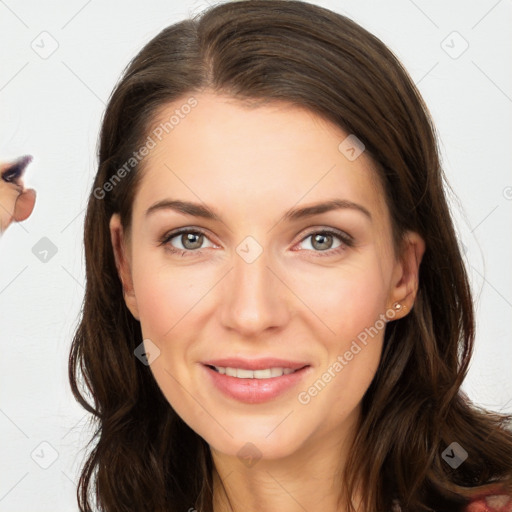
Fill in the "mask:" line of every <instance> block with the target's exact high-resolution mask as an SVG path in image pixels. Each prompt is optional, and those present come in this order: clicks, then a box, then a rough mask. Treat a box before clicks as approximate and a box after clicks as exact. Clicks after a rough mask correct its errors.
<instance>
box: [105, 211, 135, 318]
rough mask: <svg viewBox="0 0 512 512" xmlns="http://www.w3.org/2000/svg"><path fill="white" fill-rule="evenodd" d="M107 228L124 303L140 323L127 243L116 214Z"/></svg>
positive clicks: (119, 219)
mask: <svg viewBox="0 0 512 512" xmlns="http://www.w3.org/2000/svg"><path fill="white" fill-rule="evenodd" d="M109 228H110V240H111V242H112V248H113V250H114V259H115V262H116V268H117V273H118V275H119V279H120V280H121V284H122V286H123V297H124V301H125V303H126V307H127V308H128V309H129V310H130V312H131V314H132V315H133V316H134V318H135V319H136V320H139V321H140V319H139V310H138V307H137V299H136V297H135V291H134V288H133V281H132V272H131V261H130V254H129V248H128V247H127V245H128V241H127V239H126V237H125V233H124V231H123V226H122V224H121V218H120V216H119V214H118V213H114V214H113V215H112V217H111V218H110V223H109Z"/></svg>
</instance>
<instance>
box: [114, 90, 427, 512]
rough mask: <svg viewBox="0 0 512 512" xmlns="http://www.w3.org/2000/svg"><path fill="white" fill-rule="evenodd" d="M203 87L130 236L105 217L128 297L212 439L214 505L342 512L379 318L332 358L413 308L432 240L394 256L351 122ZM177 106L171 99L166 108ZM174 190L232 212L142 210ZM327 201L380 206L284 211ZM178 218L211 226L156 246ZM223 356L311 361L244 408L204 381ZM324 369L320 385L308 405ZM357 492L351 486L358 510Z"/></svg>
mask: <svg viewBox="0 0 512 512" xmlns="http://www.w3.org/2000/svg"><path fill="white" fill-rule="evenodd" d="M195 97H196V98H197V101H198V105H197V107H196V108H195V109H194V110H192V111H191V112H190V113H189V114H188V115H187V116H186V117H185V118H184V119H182V120H181V121H180V123H179V125H177V126H175V127H174V129H173V130H172V131H171V132H170V133H169V134H168V135H167V136H166V137H165V138H164V139H163V140H162V141H160V142H158V144H157V146H156V147H155V148H154V149H153V150H152V151H151V153H150V154H149V156H148V157H147V158H146V160H145V161H144V165H145V170H144V177H143V180H142V182H141V186H140V189H139V190H138V192H137V194H136V197H135V200H134V205H133V214H132V226H131V231H130V233H127V232H123V229H122V226H121V222H120V218H119V215H117V214H114V215H113V216H112V218H111V221H110V229H111V239H112V244H113V247H114V253H115V257H116V262H117V267H118V271H119V275H120V278H121V280H122V283H123V288H124V292H125V302H126V304H127V307H128V308H129V309H130V311H131V313H132V314H133V316H134V317H135V318H136V319H138V320H139V321H140V322H141V329H142V333H143V337H144V338H145V339H150V340H151V341H152V343H154V345H156V346H157V347H158V349H159V350H160V354H159V356H158V357H157V358H156V359H155V360H154V361H153V362H152V363H151V366H150V368H151V371H152V373H153V375H154V377H155V379H156V381H157V383H158V385H159V386H160V388H161V389H162V391H163V393H164V395H165V396H166V398H167V400H168V401H169V403H170V404H171V405H172V407H173V408H174V409H175V410H176V411H177V413H178V414H179V415H180V416H181V417H182V418H183V420H184V421H185V422H186V423H187V424H188V425H189V426H190V427H191V428H192V429H193V430H194V431H195V432H197V433H198V434H199V435H200V436H201V437H203V438H204V439H205V440H206V441H207V442H208V444H209V445H210V447H211V450H212V456H213V461H214V465H215V471H214V510H215V512H227V511H231V512H235V511H236V512H240V511H247V510H253V511H254V510H258V511H269V512H270V511H275V510H279V511H280V512H299V511H300V512H303V511H304V510H323V511H324V512H335V511H339V510H344V508H343V507H342V506H341V505H340V503H339V501H340V492H341V486H340V484H339V483H338V480H337V475H338V474H339V471H341V470H342V469H343V467H344V464H345V460H346V455H347V451H348V449H349V448H350V446H351V444H352V441H353V438H354V435H355V433H356V431H357V424H358V420H359V418H360V412H361V400H362V397H363V395H364V393H365V392H366V390H367V389H368V386H369V385H370V383H371V381H372V379H373V377H374V375H375V372H376V370H377V368H378V365H379V361H380V355H381V349H382V342H383V335H384V329H381V330H380V331H379V333H378V335H375V336H374V337H373V338H372V339H371V340H370V341H369V342H368V343H367V344H366V345H365V346H362V349H361V350H360V351H359V352H358V353H357V355H354V356H353V358H351V360H350V361H347V364H346V365H344V366H343V369H342V370H341V371H337V372H333V370H332V367H333V363H335V362H336V361H337V358H338V356H339V355H343V354H345V353H346V352H347V351H348V350H349V349H350V347H351V344H352V342H353V340H354V339H356V337H357V336H358V334H359V333H361V332H362V331H364V329H365V328H368V327H370V326H373V325H376V320H377V319H378V318H379V315H382V314H385V313H386V312H387V311H389V310H390V309H392V308H393V305H394V304H395V303H397V302H399V303H400V304H402V306H403V307H402V309H401V310H400V311H397V312H396V314H395V315H394V316H393V321H394V320H397V319H399V318H400V317H402V316H403V315H405V314H407V312H408V311H410V309H411V307H412V306H413V303H414V298H415V294H416V290H417V284H418V269H419V264H420V262H421V258H422V256H423V253H424V250H425V244H424V242H423V240H422V239H421V237H420V236H419V235H418V234H416V233H412V232H409V233H408V234H407V238H406V243H405V244H404V248H403V251H402V252H401V254H396V252H395V251H394V248H393V244H392V231H391V222H390V217H389V211H388V209H387V206H386V204H385V200H384V193H383V190H382V189H381V187H380V184H379V183H378V181H377V180H376V174H375V170H374V168H373V163H372V161H371V159H370V158H369V157H368V156H367V155H366V154H365V153H364V152H363V154H361V155H360V156H359V157H358V158H357V159H355V160H354V161H349V160H348V159H347V158H346V157H345V155H344V154H343V153H342V152H340V150H339V149H338V146H339V144H340V143H341V142H342V141H343V140H344V139H345V138H346V137H347V135H348V134H347V133H344V132H343V131H342V130H340V129H339V128H338V127H337V126H335V125H333V124H331V123H328V122H327V121H324V120H323V119H321V118H320V117H318V116H316V115H314V114H312V113H310V112H308V111H306V110H304V109H301V108H298V107H296V106H293V105H289V104H286V103H280V104H271V105H266V106H263V107H261V106H260V107H258V108H255V109H248V108H246V107H244V106H242V105H241V104H240V103H238V102H236V101H235V100H233V99H231V98H227V97H221V96H217V95H215V94H213V93H211V92H209V91H205V92H203V93H201V94H197V95H196V96H195ZM181 103H183V101H177V102H175V103H173V104H170V105H168V106H167V107H166V108H165V110H163V111H162V112H161V115H162V119H164V118H166V117H167V118H169V113H172V112H173V110H174V109H175V108H176V107H178V106H179V105H180V104H181ZM164 199H180V200H182V201H193V202H196V203H199V204H200V205H208V206H209V207H210V208H211V209H214V210H215V211H216V212H217V213H218V214H219V215H220V216H221V219H222V220H220V221H219V220H214V219H206V218H202V217H197V216H193V215H191V214H185V213H180V212H177V211H175V210H173V209H170V208H165V209H163V208H162V209H158V210H155V211H153V212H152V213H149V214H146V211H147V210H148V208H149V207H150V206H152V205H153V204H155V203H156V202H158V201H161V200H164ZM331 199H343V200H345V201H347V202H352V203H355V204H357V205H360V206H361V207H362V208H363V209H365V210H367V212H368V213H369V214H370V217H371V218H370V217H369V216H368V215H367V214H366V213H364V212H363V211H361V209H359V208H357V207H345V208H338V209H335V210H331V211H326V212H324V213H316V214H315V215H313V216H309V217H303V218H296V219H290V218H289V219H283V220H280V219H281V218H282V216H283V215H284V213H285V212H287V211H288V210H289V209H292V208H301V207H304V206H310V205H313V204H316V203H319V202H323V201H327V200H331ZM182 227H187V228H189V227H190V230H189V231H192V232H194V231H197V230H198V229H200V230H202V231H203V232H204V237H203V238H202V239H201V238H199V239H198V240H199V244H198V245H199V248H195V247H194V248H190V245H189V244H188V243H187V240H188V239H187V238H186V235H183V234H180V235H177V236H173V237H172V238H169V237H167V241H166V242H165V243H162V242H161V240H162V239H163V238H165V235H169V233H170V232H171V231H174V230H176V229H177V228H182ZM322 229H323V230H327V229H337V230H340V231H341V232H343V233H347V234H349V235H350V236H351V237H352V238H353V244H352V245H348V244H346V243H345V242H344V241H343V240H342V239H340V238H338V237H337V235H333V236H332V237H331V238H328V239H325V238H324V239H323V240H321V241H322V244H319V242H318V239H317V238H315V233H318V232H321V231H322ZM189 236H190V235H189ZM247 236H251V237H253V239H254V240H255V241H256V242H257V244H258V245H259V246H260V248H261V249H262V252H261V254H260V255H259V257H257V258H256V259H255V260H254V261H252V262H250V263H248V262H247V260H246V259H244V258H243V257H241V256H240V254H241V253H240V252H237V247H239V245H240V244H241V242H243V241H244V240H245V239H246V237H247ZM317 236H318V235H317ZM184 240H185V243H187V246H185V245H184V244H183V241H184ZM325 244H327V246H328V247H325ZM244 247H247V246H244ZM255 247H257V246H256V245H255V246H253V247H252V249H250V250H251V251H254V250H256V249H255ZM172 249H175V250H176V251H178V252H172ZM199 251H200V252H199ZM390 321H391V320H390ZM229 356H232V357H244V358H249V359H250V358H259V357H263V356H268V357H270V356H273V357H278V358H283V359H287V358H288V359H293V360H294V361H303V362H306V363H307V364H308V365H309V367H308V368H307V369H306V373H305V376H304V378H303V379H302V381H301V382H300V383H299V384H298V385H296V386H294V387H293V388H292V389H290V390H287V391H285V392H284V393H281V394H279V395H278V396H277V397H275V398H273V399H271V400H268V401H266V402H264V403H258V404H248V403H243V402H240V401H237V400H236V399H234V398H232V397H229V396H226V395H225V394H223V393H222V392H221V391H220V390H219V389H217V388H216V387H215V386H213V385H212V384H211V382H210V379H209V375H208V372H209V371H210V370H208V369H207V368H206V367H205V365H204V364H203V363H204V361H207V360H211V359H215V358H222V357H229ZM329 368H331V377H332V378H331V379H330V380H329V382H328V383H327V384H326V385H325V387H324V388H323V389H322V390H321V391H320V392H318V393H317V394H316V395H314V396H312V395H310V394H309V395H308V396H309V397H310V400H309V402H307V403H304V401H302V402H301V401H300V400H299V396H304V392H305V391H307V390H308V389H309V388H310V387H311V386H312V385H313V384H314V383H315V382H316V381H317V380H318V379H321V378H324V379H325V377H322V376H323V375H324V374H325V372H327V371H328V369H329ZM333 373H334V376H332V374H333ZM324 382H325V380H324ZM300 393H302V395H300ZM247 443H252V444H251V445H248V444H247ZM244 446H245V447H246V448H247V446H255V447H256V448H257V452H256V451H255V452H254V454H255V456H256V455H257V454H260V455H257V458H258V460H257V461H256V463H255V464H253V465H251V466H249V465H248V464H247V463H246V461H244V459H243V458H242V457H240V456H239V451H240V450H241V449H242V448H243V447H244ZM250 449H253V448H250ZM361 496H362V494H361V493H358V494H357V495H356V496H352V497H351V499H352V500H353V502H354V504H355V505H356V507H357V505H358V503H359V500H360V498H361ZM359 510H361V509H359ZM361 512H363V511H362V510H361Z"/></svg>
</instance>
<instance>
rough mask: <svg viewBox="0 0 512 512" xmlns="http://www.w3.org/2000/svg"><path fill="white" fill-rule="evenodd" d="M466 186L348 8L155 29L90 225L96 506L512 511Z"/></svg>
mask: <svg viewBox="0 0 512 512" xmlns="http://www.w3.org/2000/svg"><path fill="white" fill-rule="evenodd" d="M443 179H444V176H443V173H442V170H441V169H440V164H439V156H438V153H437V149H436V139H435V134H434V130H433V127H432V124H431V120H430V117H429V115H428V113H427V110H426V107H425V106H424V104H423V101H422V99H421V97H420V96H419V93H418V91H417V90H416V88H415V87H414V85H413V83H412V81H411V80H410V78H409V77H408V75H407V74H406V72H405V71H404V70H403V68H402V67H401V65H400V64H399V63H398V62H397V60H396V58H395V57H394V56H393V55H392V53H391V52H390V51H389V50H388V49H387V48H386V47H385V46H384V45H383V43H382V42H381V41H379V40H378V39H377V38H375V37H374V36H372V35H371V34H369V33H368V32H366V31H365V30H364V29H362V28H361V27H359V26H358V25H357V24H355V23H354V22H352V21H350V20H349V19H347V18H345V17H343V16H340V15H338V14H335V13H333V12H331V11H329V10H326V9H323V8H320V7H316V6H313V5H310V4H307V3H302V2H298V1H280V0H252V1H240V2H234V3H227V4H224V5H219V6H215V7H213V8H211V9H208V10H207V11H206V12H204V13H203V14H202V15H201V16H199V17H197V18H195V19H192V20H187V21H184V22H181V23H178V24H176V25H173V26H170V27H168V28H167V29H165V30H163V31H162V32H161V33H160V34H158V35H157V36H156V37H155V38H154V39H153V40H152V41H150V42H149V43H148V44H147V45H146V46H145V47H144V48H143V49H142V51H141V52H140V53H139V54H138V55H137V56H136V57H135V59H134V60H133V61H132V62H131V63H130V65H129V66H128V67H127V69H126V71H125V73H124V76H123V78H122V80H121V81H120V82H119V84H118V85H117V87H116V89H115V91H114V92H113V94H112V96H111V98H110V101H109V104H108V106H107V110H106V113H105V117H104V120H103V126H102V130H101V140H100V148H99V168H98V173H97V175H96V178H95V180H94V184H93V187H92V190H91V196H90V199H89V203H88V209H87V214H86V220H85V234H84V242H85V253H86V278H87V287H86V293H85V298H84V306H83V316H82V319H81V322H80V325H79V328H78V330H77V332H76V335H75V338H74V341H73V346H72V351H71V354H70V380H71V385H72V388H73V392H74V394H75V396H76V397H77V399H78V400H79V401H80V403H81V404H82V405H83V406H84V407H85V408H86V409H87V410H88V411H90V412H91V413H92V414H94V416H95V417H96V419H97V420H98V430H97V435H96V436H95V446H94V448H93V450H92V452H91V454H90V457H89V458H88V460H87V462H86V464H85V467H84V468H83V472H82V475H81V479H80V486H79V491H78V497H79V501H80V507H81V510H92V509H91V503H90V499H89V492H90V491H91V490H95V498H96V502H97V505H98V507H99V509H100V510H106V511H113V510H116V511H118V510H123V511H124V510H126V511H128V510H151V511H164V510H165V511H183V510H190V511H192V510H199V511H201V512H204V511H212V510H213V511H215V512H224V511H237V512H238V511H246V510H261V511H264V510H265V511H266V510H285V511H295V510H324V511H337V510H349V511H352V512H353V511H359V512H374V511H384V510H385V511H389V510H404V511H405V510H410V511H419V510H436V511H448V510H449V511H455V510H472V511H474V510H486V508H485V507H487V509H492V510H499V507H502V506H503V507H508V508H507V509H505V508H503V510H510V507H511V505H510V501H509V496H508V495H509V494H510V493H511V491H512V485H511V480H512V470H511V468H512V433H511V432H510V430H509V427H508V426H507V422H509V421H510V419H511V418H510V417H507V416H499V415H497V414H495V413H491V412H486V411H483V410H480V409H478V408H477V407H476V406H474V405H473V404H472V403H471V402H470V400H469V399H468V397H467V396H465V395H464V394H463V392H462V391H461V389H460V386H461V383H462V381H463V379H464V377H465V374H466V372H467V369H468V364H469V361H470V356H471V352H472V347H473V339H474V316H473V308H472V298H471V293H470V288H469V284H468V279H467V275H466V271H465V268H464V264H463V260H462V257H461V253H460V250H459V246H458V243H457V239H456V236H455V232H454V228H453V224H452V221H451V218H450V214H449V210H448V207H447V203H446V199H445V195H444V191H443ZM82 378H83V380H84V382H85V386H86V390H81V384H80V381H81V379H82ZM89 393H90V395H91V396H90V397H88V396H87V395H88V394H89ZM89 399H90V402H89ZM497 500H501V501H497ZM468 507H473V508H468ZM475 507H476V508H475ZM489 507H492V508H489Z"/></svg>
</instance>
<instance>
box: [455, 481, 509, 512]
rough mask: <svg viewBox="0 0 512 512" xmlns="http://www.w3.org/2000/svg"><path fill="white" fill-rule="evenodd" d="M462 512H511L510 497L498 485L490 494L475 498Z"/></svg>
mask: <svg viewBox="0 0 512 512" xmlns="http://www.w3.org/2000/svg"><path fill="white" fill-rule="evenodd" d="M464 512H512V496H509V495H508V494H506V493H505V492H504V490H503V488H502V487H501V486H500V485H499V484H498V485H497V486H496V487H495V488H493V490H492V491H491V492H488V493H486V494H485V495H479V496H475V498H473V501H471V503H469V505H467V506H466V508H465V509H464Z"/></svg>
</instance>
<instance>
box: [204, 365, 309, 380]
mask: <svg viewBox="0 0 512 512" xmlns="http://www.w3.org/2000/svg"><path fill="white" fill-rule="evenodd" d="M206 366H208V368H211V369H212V370H213V371H215V372H217V373H220V374H221V375H227V376H228V377H236V378H237V379H272V378H274V377H282V376H283V375H290V373H295V372H297V371H299V370H302V368H306V366H309V365H305V366H302V367H301V368H297V369H296V370H293V369H292V368H283V367H280V366H273V367H271V368H263V369H261V370H248V369H246V368H233V367H231V366H214V365H210V364H207V365H206Z"/></svg>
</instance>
